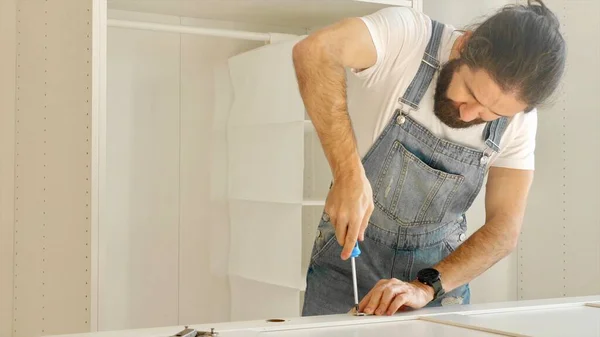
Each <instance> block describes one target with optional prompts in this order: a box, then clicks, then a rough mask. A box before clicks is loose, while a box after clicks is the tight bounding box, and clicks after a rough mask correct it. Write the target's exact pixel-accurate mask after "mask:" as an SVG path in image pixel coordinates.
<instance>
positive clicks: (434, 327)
mask: <svg viewBox="0 0 600 337" xmlns="http://www.w3.org/2000/svg"><path fill="white" fill-rule="evenodd" d="M263 335H264V336H269V337H270V336H281V337H308V336H310V337H338V336H339V337H346V336H353V337H367V336H390V337H392V336H398V337H400V336H414V337H416V336H418V337H434V336H436V337H437V336H461V337H497V336H499V335H498V334H494V333H489V332H483V331H477V330H472V329H466V328H461V327H456V326H451V325H444V324H439V323H432V322H426V321H421V320H409V321H400V322H390V323H379V324H375V325H373V324H363V325H359V326H342V327H331V328H316V329H299V330H291V331H276V332H267V333H263Z"/></svg>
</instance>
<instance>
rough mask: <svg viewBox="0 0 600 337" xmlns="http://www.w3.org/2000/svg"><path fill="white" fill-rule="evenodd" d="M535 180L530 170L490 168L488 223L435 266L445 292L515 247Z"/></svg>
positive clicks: (486, 267) (504, 255) (487, 266)
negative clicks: (530, 190)
mask: <svg viewBox="0 0 600 337" xmlns="http://www.w3.org/2000/svg"><path fill="white" fill-rule="evenodd" d="M532 181H533V171H531V170H516V169H509V168H501V167H491V168H490V171H489V175H488V182H487V185H486V194H485V210H486V217H485V224H484V225H483V226H482V227H481V228H480V229H479V230H477V231H476V232H475V233H473V234H472V235H471V236H470V237H469V238H468V239H467V240H466V241H465V242H464V243H463V244H462V245H460V246H459V247H458V248H457V249H456V251H455V252H454V253H452V254H450V255H449V256H448V257H447V258H446V259H444V260H443V261H441V262H440V263H438V264H437V265H436V266H434V268H435V269H437V270H438V271H439V272H440V274H441V278H442V285H443V288H444V290H445V291H446V292H448V291H451V290H452V289H455V288H457V287H459V286H461V285H463V284H466V283H468V282H470V281H471V280H473V279H474V278H476V277H477V276H479V275H480V274H481V273H483V272H484V271H486V270H487V269H489V268H490V267H492V266H493V265H494V264H495V263H497V262H498V261H500V260H501V259H503V258H504V257H506V256H507V255H509V254H510V253H511V252H512V251H513V250H514V249H515V247H516V246H517V243H518V241H519V234H520V232H521V224H522V223H523V217H524V214H525V208H526V205H527V197H528V195H529V189H530V186H531V183H532ZM432 294H433V293H432Z"/></svg>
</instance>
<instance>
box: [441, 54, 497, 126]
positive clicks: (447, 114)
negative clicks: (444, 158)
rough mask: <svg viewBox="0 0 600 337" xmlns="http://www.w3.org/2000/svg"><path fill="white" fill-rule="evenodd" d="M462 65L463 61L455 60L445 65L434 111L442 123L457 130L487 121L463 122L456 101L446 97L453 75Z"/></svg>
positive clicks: (478, 119)
mask: <svg viewBox="0 0 600 337" xmlns="http://www.w3.org/2000/svg"><path fill="white" fill-rule="evenodd" d="M462 64H463V63H462V60H461V59H454V60H452V61H449V62H447V63H446V64H444V66H443V67H442V69H441V71H440V76H439V77H438V80H437V84H436V87H435V96H434V106H433V111H434V113H435V115H436V116H437V118H439V119H440V120H441V121H442V123H444V124H446V125H448V126H449V127H451V128H455V129H464V128H468V127H471V126H474V125H478V124H481V123H485V121H484V120H482V119H480V118H476V119H474V120H472V121H469V122H465V121H463V120H461V119H460V111H459V110H458V108H457V107H456V105H455V103H454V101H452V100H450V99H449V98H448V97H447V96H446V94H447V92H448V87H449V86H450V82H451V81H452V75H454V72H455V71H458V68H459V67H460V66H461V65H462Z"/></svg>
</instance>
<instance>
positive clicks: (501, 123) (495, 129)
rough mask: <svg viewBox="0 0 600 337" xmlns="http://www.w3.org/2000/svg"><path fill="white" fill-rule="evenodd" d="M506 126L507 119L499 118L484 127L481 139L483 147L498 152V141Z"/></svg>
mask: <svg viewBox="0 0 600 337" xmlns="http://www.w3.org/2000/svg"><path fill="white" fill-rule="evenodd" d="M507 126H508V117H500V118H498V119H496V120H493V121H491V122H489V123H487V124H486V125H485V129H484V130H483V139H484V140H485V145H486V146H487V147H488V148H489V149H491V150H492V151H494V152H498V151H500V145H499V144H500V139H501V138H502V135H503V134H504V131H506V127H507Z"/></svg>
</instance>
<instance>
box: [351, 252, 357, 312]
mask: <svg viewBox="0 0 600 337" xmlns="http://www.w3.org/2000/svg"><path fill="white" fill-rule="evenodd" d="M352 282H353V285H354V304H355V305H356V307H357V309H358V287H357V285H356V261H355V258H352Z"/></svg>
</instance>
